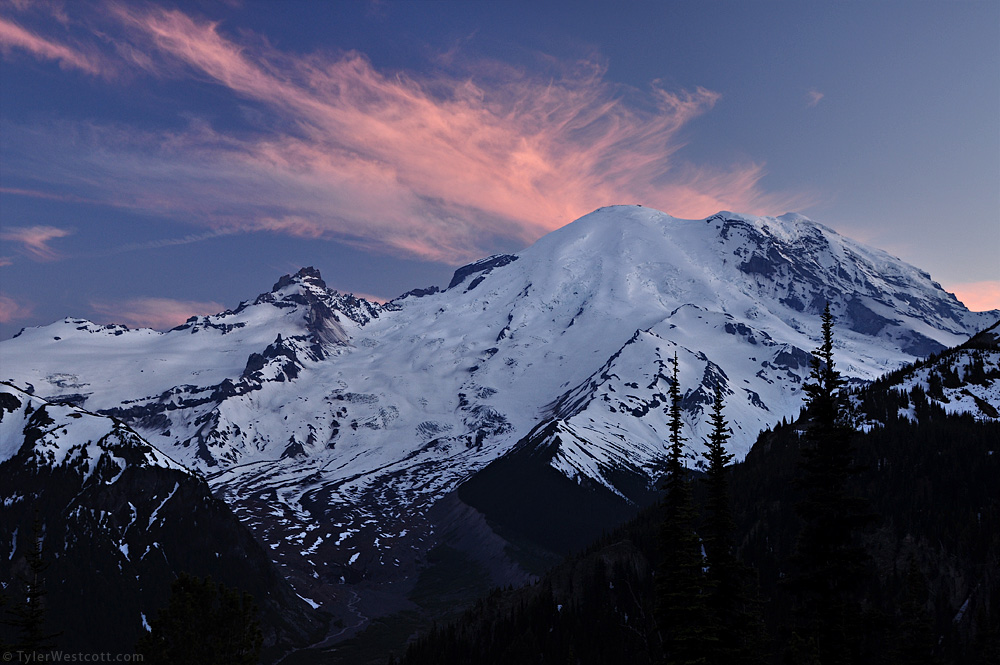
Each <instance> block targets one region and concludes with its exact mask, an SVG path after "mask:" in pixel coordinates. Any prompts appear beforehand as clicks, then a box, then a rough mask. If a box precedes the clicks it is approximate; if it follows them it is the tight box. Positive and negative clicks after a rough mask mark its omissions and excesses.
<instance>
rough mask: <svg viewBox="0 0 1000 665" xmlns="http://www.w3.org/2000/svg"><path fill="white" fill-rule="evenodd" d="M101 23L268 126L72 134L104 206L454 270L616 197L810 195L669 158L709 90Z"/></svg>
mask: <svg viewBox="0 0 1000 665" xmlns="http://www.w3.org/2000/svg"><path fill="white" fill-rule="evenodd" d="M106 15H107V16H110V17H113V18H112V19H111V20H114V21H117V22H118V26H117V29H116V32H115V38H114V40H113V41H114V48H115V52H116V53H117V54H118V56H119V57H120V58H121V59H122V60H123V62H122V63H120V64H121V65H122V66H126V65H127V66H129V67H132V68H137V69H140V70H144V71H146V72H147V73H148V74H150V75H154V76H157V77H162V76H173V77H194V78H197V79H201V80H209V81H212V82H214V83H215V84H217V85H219V86H222V87H224V88H226V89H228V90H229V91H231V92H232V93H233V94H234V95H236V96H238V97H239V98H241V99H242V100H243V102H244V103H245V104H254V105H256V106H255V110H263V111H264V112H265V114H266V117H267V121H266V122H264V123H261V129H260V131H259V132H258V133H256V134H254V133H247V132H243V133H241V134H239V135H236V134H232V133H223V132H220V131H217V130H216V129H214V128H212V127H210V126H208V125H207V124H206V123H204V122H198V121H192V123H191V125H190V127H188V128H187V130H185V131H179V132H173V133H169V134H167V133H163V134H149V133H141V132H138V131H134V130H129V129H128V128H123V127H113V128H111V127H109V128H100V127H91V128H80V127H67V128H64V131H65V133H66V134H67V135H69V136H72V137H73V149H74V150H77V151H78V153H77V154H75V155H73V158H74V159H75V160H76V161H77V163H79V164H80V167H81V168H85V169H86V173H87V177H86V179H84V178H79V179H78V182H79V181H83V182H84V183H85V184H84V186H85V187H86V188H88V190H89V191H88V192H87V193H88V195H90V196H92V197H95V198H101V197H103V198H106V199H108V200H109V202H110V203H112V204H113V205H123V206H129V207H137V208H141V209H146V210H149V211H155V212H158V213H163V214H177V213H184V214H185V216H186V217H187V218H188V219H194V220H198V221H200V222H201V223H205V224H208V225H210V226H212V227H213V229H215V230H223V231H225V232H240V231H269V232H274V233H282V234H288V235H296V236H301V237H317V238H320V237H325V238H335V239H337V240H340V241H342V242H347V243H350V244H354V245H357V246H361V247H365V248H371V249H376V250H380V251H392V252H396V253H401V254H406V255H416V256H419V257H422V258H425V259H432V260H439V261H444V262H449V263H456V262H461V261H465V260H468V259H471V258H476V257H479V256H481V255H482V254H483V253H484V252H486V253H488V252H490V251H495V250H496V248H497V243H503V242H506V243H507V247H510V246H511V245H524V244H527V243H530V242H532V241H533V240H535V239H537V238H538V237H540V236H541V235H543V234H545V233H547V232H549V231H551V230H553V229H556V228H558V227H560V226H562V225H564V224H567V223H569V222H570V221H572V220H573V219H576V218H577V217H579V216H581V215H584V214H586V213H588V212H590V211H591V210H594V209H596V208H598V207H600V206H603V205H608V204H614V203H642V204H644V205H648V206H652V207H656V208H659V209H662V210H664V211H666V212H668V213H670V214H673V215H677V216H681V217H692V218H698V217H703V216H706V215H709V214H712V213H714V212H717V211H719V210H722V209H729V210H738V211H741V212H751V213H781V212H786V211H788V210H792V209H799V208H801V207H803V206H804V205H806V204H807V203H808V200H807V199H806V198H805V197H804V196H801V195H775V194H771V193H768V192H766V191H764V190H763V189H762V188H761V187H760V180H761V178H762V177H763V175H764V168H763V166H762V165H760V164H753V163H749V164H734V165H731V166H728V167H722V168H705V167H702V168H695V167H692V166H691V165H690V164H687V163H685V162H684V161H683V160H682V159H680V158H679V157H678V152H679V151H680V150H681V149H682V148H683V146H684V144H685V141H686V137H685V136H684V135H683V131H684V129H685V128H686V127H687V126H688V124H689V123H690V121H691V120H692V119H694V118H696V117H698V116H699V115H701V114H703V113H706V112H708V111H709V110H710V109H711V108H712V107H713V106H714V105H715V104H716V103H718V101H719V99H720V96H719V94H717V93H715V92H712V91H709V90H706V89H703V88H696V89H694V90H688V91H668V90H665V89H663V88H662V87H660V86H659V85H658V84H654V85H653V86H652V88H651V89H650V90H649V91H648V92H645V93H640V92H639V91H636V90H632V89H626V88H623V87H621V86H615V85H612V84H610V83H608V82H607V81H606V80H605V79H604V70H603V68H602V67H601V66H599V65H598V64H595V63H592V62H581V63H573V64H572V65H566V64H563V63H558V62H555V61H552V60H551V59H550V60H549V61H548V64H547V66H548V67H549V69H548V71H545V72H544V73H530V72H527V71H524V70H521V69H517V68H514V67H510V66H507V65H504V64H502V63H497V62H483V61H478V62H470V63H465V64H462V62H461V58H460V57H459V56H458V55H456V54H454V53H452V54H450V57H449V58H448V62H447V63H446V65H447V67H448V68H449V69H447V70H442V71H438V72H436V73H434V74H433V75H429V76H422V77H418V76H416V75H412V74H405V73H385V72H380V71H378V70H376V69H375V67H374V66H373V65H372V64H371V62H369V61H368V60H367V59H366V58H365V57H364V56H363V55H361V54H358V53H346V54H329V53H315V54H311V55H305V56H302V55H290V54H288V53H285V52H282V51H279V50H277V49H275V48H273V47H271V46H270V45H268V44H267V43H266V42H265V41H264V40H262V39H257V38H255V37H254V36H253V35H247V34H242V35H241V37H240V40H239V41H236V40H234V39H233V38H231V37H229V36H227V35H226V34H224V33H223V32H222V30H221V29H220V26H219V25H218V24H215V23H211V22H207V21H203V20H199V19H196V18H193V17H192V16H189V15H187V14H185V13H183V12H180V11H176V10H165V9H162V8H151V7H149V6H145V5H133V4H124V3H123V4H112V5H108V11H107V12H106ZM47 129H48V130H49V131H52V130H51V129H49V128H47ZM88 133H89V134H90V141H91V142H90V143H89V144H88V143H87V135H88ZM36 139H37V137H36ZM67 142H68V141H62V143H61V144H60V146H58V147H55V146H54V147H53V148H52V150H53V152H55V151H56V150H59V149H61V148H64V146H65V144H66V143H67ZM35 143H36V144H37V141H36V142H35ZM33 145H34V144H33ZM48 177H51V176H48ZM69 184H72V183H69ZM94 189H96V190H98V191H93V190H94Z"/></svg>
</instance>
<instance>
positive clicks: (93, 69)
mask: <svg viewBox="0 0 1000 665" xmlns="http://www.w3.org/2000/svg"><path fill="white" fill-rule="evenodd" d="M12 50H20V51H25V52H27V53H29V54H31V55H33V56H35V57H36V58H40V59H42V60H54V61H56V62H58V63H59V65H60V66H61V67H63V68H74V69H79V70H82V71H84V72H86V73H88V74H94V75H97V74H101V73H102V70H101V67H100V65H99V62H98V60H97V59H96V58H95V57H94V56H92V55H88V54H85V53H83V52H81V51H79V50H76V49H74V48H72V47H70V46H67V45H65V44H60V43H58V42H56V41H53V40H50V39H47V38H44V37H40V36H38V35H36V34H34V33H33V32H30V31H28V30H26V29H24V28H22V27H21V26H20V25H18V24H17V23H15V22H14V21H10V20H7V19H5V18H3V17H0V52H2V53H4V54H5V55H6V54H8V53H9V52H10V51H12Z"/></svg>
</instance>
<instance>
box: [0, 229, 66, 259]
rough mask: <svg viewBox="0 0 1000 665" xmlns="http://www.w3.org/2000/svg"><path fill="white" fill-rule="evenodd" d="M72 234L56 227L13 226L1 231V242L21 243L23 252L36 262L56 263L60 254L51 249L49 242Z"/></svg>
mask: <svg viewBox="0 0 1000 665" xmlns="http://www.w3.org/2000/svg"><path fill="white" fill-rule="evenodd" d="M70 233H71V232H70V231H68V230H66V229H60V228H56V227H54V226H11V227H7V228H5V229H4V230H3V231H0V240H4V241H7V242H14V243H19V244H20V245H21V250H22V251H23V252H24V253H25V254H27V255H28V256H29V257H31V258H32V259H34V260H36V261H54V260H56V259H58V258H59V253H58V252H56V251H55V250H54V249H52V248H51V247H49V245H48V242H49V241H50V240H52V239H54V238H64V237H66V236H68V235H70Z"/></svg>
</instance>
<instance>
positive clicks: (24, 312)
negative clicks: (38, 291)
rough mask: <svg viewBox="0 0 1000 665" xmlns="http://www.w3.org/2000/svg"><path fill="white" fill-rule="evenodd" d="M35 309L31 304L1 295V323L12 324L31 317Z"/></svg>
mask: <svg viewBox="0 0 1000 665" xmlns="http://www.w3.org/2000/svg"><path fill="white" fill-rule="evenodd" d="M33 309H34V308H33V307H32V306H31V305H30V304H29V303H25V302H23V301H18V300H15V299H14V298H11V297H10V296H6V295H4V294H2V293H0V323H11V322H12V321H17V320H18V319H26V318H28V317H29V316H31V313H32V311H33Z"/></svg>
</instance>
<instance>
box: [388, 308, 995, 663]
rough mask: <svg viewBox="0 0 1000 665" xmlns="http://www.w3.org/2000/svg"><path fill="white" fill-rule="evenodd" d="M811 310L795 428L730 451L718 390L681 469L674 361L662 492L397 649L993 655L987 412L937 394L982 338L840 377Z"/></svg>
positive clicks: (620, 657)
mask: <svg viewBox="0 0 1000 665" xmlns="http://www.w3.org/2000/svg"><path fill="white" fill-rule="evenodd" d="M822 321H823V330H822V333H823V334H822V342H821V344H820V346H819V348H817V349H816V350H815V351H814V352H813V360H812V366H811V373H810V378H809V380H808V381H807V382H806V384H805V386H804V390H805V405H804V407H803V411H802V414H801V415H800V417H799V418H798V419H797V420H796V421H795V422H794V423H787V422H785V421H784V420H783V421H782V423H781V424H779V425H777V426H776V427H775V428H774V429H773V430H767V431H765V432H762V433H761V435H760V437H759V438H758V440H757V443H756V444H755V445H754V446H753V448H752V450H751V451H750V453H749V454H748V455H747V458H746V459H745V460H744V461H743V462H742V463H739V464H735V465H732V466H725V465H726V463H728V461H729V460H730V457H729V454H728V453H727V452H726V450H725V445H726V442H727V441H728V427H727V423H726V422H725V419H724V417H723V413H722V410H723V404H722V396H721V395H719V396H717V398H716V401H715V404H714V405H713V409H712V413H711V415H710V420H709V423H710V425H711V435H710V436H709V440H708V442H707V444H708V446H707V447H708V451H707V453H706V462H707V466H706V470H705V472H704V473H699V472H697V471H691V470H689V469H688V465H687V464H686V463H685V461H684V455H685V453H684V448H683V445H682V444H683V438H682V437H681V434H680V427H679V413H680V412H679V409H676V410H675V408H674V407H675V405H676V404H677V400H678V399H679V396H680V386H679V384H678V382H677V374H676V365H675V372H674V375H673V377H672V378H673V381H672V385H671V395H670V399H671V409H670V410H669V411H668V413H669V414H670V416H671V419H670V425H671V427H670V437H669V441H668V444H669V447H668V451H669V453H668V457H667V460H666V463H665V466H666V474H665V481H664V486H663V497H664V498H663V501H662V504H661V505H659V506H656V507H654V508H652V509H649V510H647V511H644V512H643V513H641V514H639V515H638V516H637V517H636V518H635V519H634V520H632V521H631V522H629V523H628V524H626V525H624V526H622V527H621V528H619V529H618V530H617V531H615V532H614V533H611V534H608V535H606V536H604V537H603V538H601V539H600V540H599V541H598V542H596V543H594V545H592V546H591V547H590V548H588V549H587V550H586V551H585V552H582V553H581V554H579V555H577V556H575V557H572V558H570V559H568V560H567V561H566V562H564V563H563V564H561V565H560V566H557V567H556V568H554V569H553V570H552V571H551V572H550V573H549V574H548V575H547V576H546V577H545V578H543V579H542V580H541V581H540V582H538V583H537V584H535V585H534V586H530V587H525V588H522V589H508V590H504V591H501V590H497V591H494V592H493V594H491V596H490V597H488V598H486V599H483V600H481V601H480V602H479V603H478V604H477V605H476V607H474V608H473V609H471V610H470V611H469V612H468V613H467V614H466V615H465V616H464V617H463V618H462V619H461V620H460V621H458V622H456V623H452V624H450V625H447V626H441V627H436V628H435V629H434V630H432V631H431V632H430V633H428V634H426V635H424V636H421V637H420V638H418V639H416V640H414V641H412V642H411V643H410V644H409V646H408V648H407V651H406V653H405V654H403V656H402V660H401V662H402V663H405V664H406V665H421V664H424V663H435V664H438V663H440V664H447V663H468V662H476V663H495V664H498V665H499V664H501V663H580V664H584V663H595V664H596V663H611V662H629V663H637V664H641V663H651V664H652V663H706V664H709V663H754V662H759V663H806V664H810V663H821V664H823V665H829V664H832V663H876V662H878V663H889V664H900V665H901V664H903V663H914V664H919V663H928V664H930V663H935V664H943V663H974V664H976V663H978V664H981V665H986V664H987V663H997V662H1000V627H998V624H1000V612H998V608H1000V528H998V527H1000V492H997V487H998V484H997V478H1000V424H998V423H996V422H993V421H986V420H977V419H976V418H973V417H972V416H969V415H949V414H948V413H946V411H945V410H944V408H943V407H942V406H941V404H942V400H941V399H940V398H939V397H938V396H937V395H936V393H937V392H938V391H937V388H936V386H937V384H938V382H940V385H941V387H942V388H955V387H960V386H962V385H963V384H968V383H979V382H987V381H990V380H996V379H997V378H1000V368H998V367H995V366H993V365H992V364H990V363H987V362H985V361H984V355H983V353H982V350H983V349H984V348H993V347H988V346H986V347H984V346H983V342H982V341H981V340H980V341H979V342H977V343H967V344H966V345H963V346H962V347H959V348H958V349H956V350H955V352H954V353H953V354H948V353H941V354H937V355H936V356H935V358H934V361H933V362H930V361H925V362H922V363H918V364H916V365H914V366H911V367H908V368H904V369H903V370H899V371H897V372H895V373H893V376H894V377H895V378H894V380H890V379H888V378H885V377H883V379H880V380H879V381H876V382H875V383H874V384H873V385H871V386H869V387H867V388H866V389H863V390H861V391H857V392H849V391H847V390H846V389H845V388H844V385H843V382H842V381H841V378H840V375H839V373H838V372H837V370H836V367H835V364H834V357H833V317H832V316H831V315H830V312H829V309H827V310H826V311H825V312H824V315H823V319H822ZM958 353H963V354H965V356H964V357H965V360H964V361H963V362H961V363H959V362H957V361H955V357H956V356H957V355H958ZM960 364H961V369H959V367H958V366H959V365H960ZM924 367H929V368H931V370H930V374H929V376H930V377H934V376H937V377H938V378H937V379H934V378H931V379H930V381H929V387H928V389H927V390H925V389H924V388H923V387H922V386H921V385H919V384H917V385H916V386H915V387H913V388H912V389H910V390H909V391H904V390H901V389H897V388H894V387H893V386H894V385H896V384H897V383H898V381H899V380H901V379H902V378H905V377H906V376H907V375H908V373H910V375H912V372H914V371H916V370H917V369H921V368H924ZM956 381H958V383H957V384H956ZM940 396H941V397H943V391H942V392H941V395H940ZM910 414H912V416H914V417H915V418H916V420H915V421H914V420H911V418H910V417H909V415H910ZM858 421H865V422H866V423H868V425H867V426H866V429H867V430H868V431H865V432H859V431H856V430H855V428H854V427H853V426H852V424H853V423H855V422H858ZM872 423H878V424H876V425H874V426H873V425H872ZM393 662H395V661H393Z"/></svg>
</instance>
